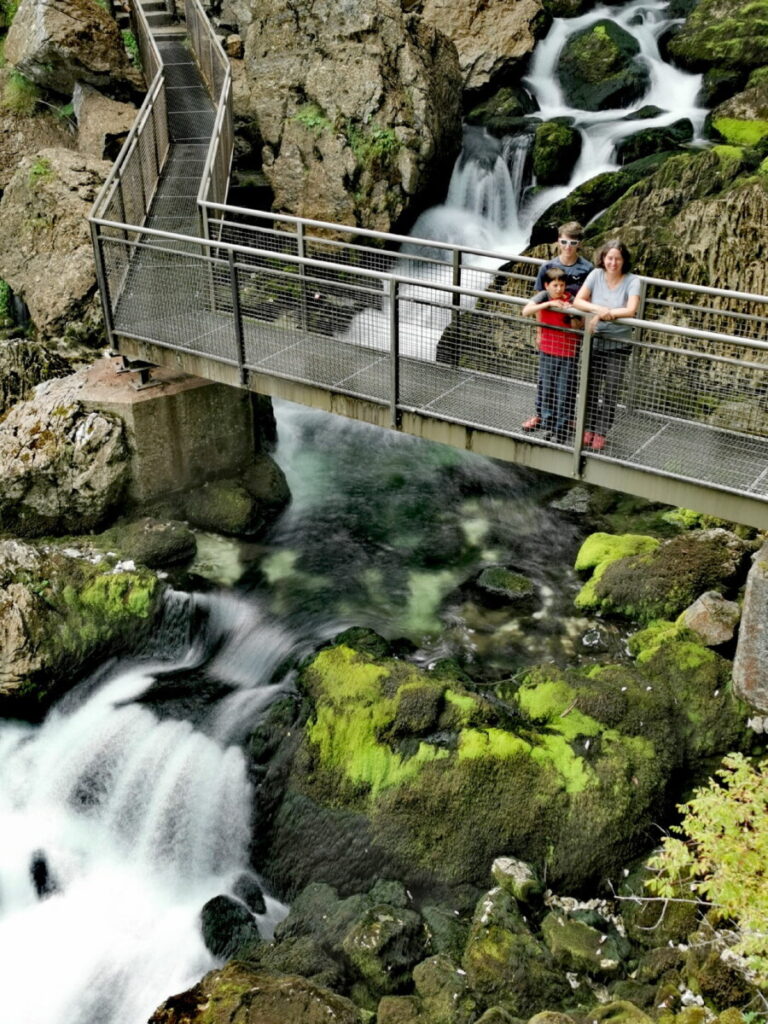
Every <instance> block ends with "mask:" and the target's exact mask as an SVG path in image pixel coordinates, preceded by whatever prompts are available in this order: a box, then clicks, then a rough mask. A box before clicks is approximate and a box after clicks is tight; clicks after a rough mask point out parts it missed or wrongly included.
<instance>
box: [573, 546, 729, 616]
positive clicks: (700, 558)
mask: <svg viewBox="0 0 768 1024" xmlns="http://www.w3.org/2000/svg"><path fill="white" fill-rule="evenodd" d="M589 540H590V538H588V541H589ZM583 551H584V548H582V551H581V552H580V553H579V556H578V557H577V563H576V566H577V568H588V567H589V565H588V563H587V562H586V560H585V557H584V556H583V554H582V552H583ZM746 554H747V549H746V546H745V544H744V542H743V541H741V540H740V539H739V538H738V537H736V536H735V535H734V534H732V533H729V532H728V531H727V530H723V529H713V530H700V531H692V532H690V533H687V534H682V535H680V536H678V537H673V538H672V539H671V540H668V541H666V542H664V544H662V545H660V546H659V545H658V544H655V545H653V546H648V547H646V549H645V550H639V551H638V552H637V553H635V554H630V555H627V556H625V557H622V558H618V559H615V558H611V559H610V560H603V561H602V562H600V563H599V564H598V565H596V567H595V570H594V573H593V576H592V578H591V579H590V580H589V581H588V583H587V584H585V586H584V587H583V588H582V589H581V591H580V592H579V594H578V595H577V598H576V604H577V606H578V607H580V608H590V609H595V610H599V611H603V612H613V613H617V614H620V615H623V616H625V617H626V618H630V619H635V620H636V621H638V622H651V621H653V620H654V619H670V618H673V617H675V616H677V615H679V614H680V613H681V612H682V611H683V610H684V609H685V608H687V607H688V606H689V605H690V604H692V603H693V602H694V601H695V600H696V598H697V597H698V596H699V595H700V594H702V593H704V592H705V591H707V590H713V591H717V592H718V593H722V592H723V591H724V590H726V589H727V588H728V586H730V585H733V584H734V583H735V582H736V581H737V579H738V577H739V573H740V571H741V570H742V568H743V566H744V564H745V559H746Z"/></svg>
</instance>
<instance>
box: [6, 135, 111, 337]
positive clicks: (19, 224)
mask: <svg viewBox="0 0 768 1024" xmlns="http://www.w3.org/2000/svg"><path fill="white" fill-rule="evenodd" d="M108 171H109V164H107V163H105V162H104V161H101V160H95V159H93V158H92V157H88V156H84V155H82V154H79V153H73V152H71V151H70V150H64V149H44V150H41V151H40V152H39V153H37V154H35V155H33V156H27V157H25V158H24V159H23V160H22V161H21V163H20V164H19V165H18V167H17V168H16V172H15V173H14V175H13V177H12V178H11V180H10V182H9V183H8V186H7V188H6V189H5V191H4V193H3V197H2V200H0V277H2V278H3V279H4V280H6V281H7V282H8V284H9V285H10V286H11V288H12V289H13V290H14V292H15V293H16V294H17V295H18V296H19V297H20V298H22V299H23V300H24V302H26V304H27V306H28V308H29V312H30V316H31V318H32V321H33V322H34V324H35V326H36V327H37V328H38V330H39V331H40V332H41V333H42V334H43V335H47V336H53V335H59V334H62V333H66V332H67V331H68V330H71V327H72V322H73V321H83V320H86V321H92V322H93V323H94V326H95V325H96V324H98V323H100V311H98V312H97V310H98V296H97V294H96V270H95V267H94V261H93V243H92V241H91V235H90V230H89V227H88V213H89V211H90V208H91V206H92V205H93V201H94V199H95V198H96V193H97V192H98V190H99V188H100V187H101V184H102V182H103V181H104V179H105V177H106V175H107V173H108Z"/></svg>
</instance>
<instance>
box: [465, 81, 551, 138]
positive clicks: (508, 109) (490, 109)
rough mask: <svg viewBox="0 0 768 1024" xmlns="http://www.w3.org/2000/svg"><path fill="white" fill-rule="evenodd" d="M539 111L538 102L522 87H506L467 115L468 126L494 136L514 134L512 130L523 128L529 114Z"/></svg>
mask: <svg viewBox="0 0 768 1024" xmlns="http://www.w3.org/2000/svg"><path fill="white" fill-rule="evenodd" d="M537 109H538V107H537V104H536V101H535V100H534V99H533V97H532V96H531V94H530V93H529V92H528V91H527V90H525V89H524V88H523V87H522V86H514V85H505V86H504V87H503V88H501V89H499V91H498V92H497V93H494V95H493V96H491V97H490V99H487V100H485V101H484V102H483V103H480V104H478V105H477V106H476V107H473V108H472V110H470V112H469V113H468V114H467V117H466V121H467V124H472V125H479V126H480V127H482V128H487V129H488V131H489V132H492V133H493V134H494V135H498V136H503V135H510V134H512V129H515V128H518V127H522V126H523V121H522V119H523V118H525V116H526V115H527V114H532V113H534V112H535V111H536V110H537Z"/></svg>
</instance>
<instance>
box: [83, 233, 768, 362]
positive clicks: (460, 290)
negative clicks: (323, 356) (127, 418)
mask: <svg viewBox="0 0 768 1024" xmlns="http://www.w3.org/2000/svg"><path fill="white" fill-rule="evenodd" d="M94 222H95V223H96V224H99V225H100V226H102V227H107V228H115V229H119V230H124V229H125V227H126V225H124V224H120V223H119V222H116V221H106V220H102V219H98V218H94ZM142 234H143V235H147V236H153V237H159V238H166V239H168V240H169V241H173V242H184V243H186V244H189V242H190V241H191V242H194V243H196V244H198V245H200V247H201V248H206V247H207V248H210V249H217V250H221V251H222V252H226V253H230V252H231V253H233V254H234V253H244V254H248V255H250V256H260V257H265V258H267V259H272V260H280V261H281V262H284V263H288V264H293V265H296V266H304V267H312V268H316V269H318V270H324V271H326V272H327V271H328V270H329V269H336V270H340V271H343V272H344V273H345V274H348V275H350V276H354V277H362V278H369V279H372V280H380V281H389V282H392V283H395V282H396V283H397V284H398V285H408V286H412V287H414V288H422V289H427V290H432V291H442V292H445V293H447V294H449V295H457V296H462V295H464V296H469V297H470V298H474V299H486V300H487V299H492V300H493V301H500V302H502V303H504V304H507V305H510V306H524V305H526V304H527V302H528V299H527V298H523V297H521V296H517V295H508V294H506V293H505V292H490V291H488V290H486V289H476V288H468V287H466V286H465V285H454V284H449V283H447V282H442V281H432V280H427V279H425V278H419V277H408V276H406V275H403V274H398V273H394V272H392V271H386V270H377V269H375V268H371V267H350V266H349V265H347V264H343V263H329V262H327V261H325V260H317V259H313V258H312V257H310V256H293V255H291V254H289V253H276V252H275V251H274V250H273V249H258V248H253V247H251V246H243V245H238V244H237V243H235V242H224V241H215V240H214V241H212V240H210V239H204V238H198V239H195V238H194V237H192V236H190V235H182V234H177V233H174V232H170V231H162V230H160V229H158V228H150V227H145V228H142ZM105 241H108V242H109V243H110V244H120V245H125V246H130V247H132V248H149V246H146V245H143V244H142V243H141V242H136V241H129V240H125V239H120V238H110V239H108V240H107V239H105ZM151 248H152V249H153V251H154V252H166V253H170V254H171V255H174V256H179V255H183V256H184V257H185V258H187V259H194V260H202V261H204V262H210V263H214V264H221V265H222V266H224V265H227V264H228V260H224V259H219V258H217V257H216V256H213V255H208V256H205V255H200V256H198V255H197V254H195V253H179V251H178V250H176V249H162V248H159V247H157V246H152V247H151ZM236 266H237V267H238V269H242V270H253V267H252V266H251V265H249V264H247V263H236ZM326 283H327V282H326ZM407 300H408V297H407V296H406V297H405V298H402V297H401V301H407ZM572 313H573V314H575V315H577V316H582V317H583V318H584V319H587V318H588V317H589V316H590V313H584V312H582V311H581V310H578V309H573V310H572ZM622 323H624V324H627V325H628V326H630V327H639V328H641V329H642V328H645V329H647V330H652V331H657V332H658V331H660V332H662V333H665V334H673V335H676V336H678V337H686V338H696V339H699V340H701V341H708V342H718V343H721V344H727V345H738V346H741V347H744V348H751V349H756V350H758V351H768V341H760V340H759V339H757V338H744V337H741V336H738V335H732V334H722V333H719V332H715V331H704V330H701V329H700V328H696V327H685V326H683V325H679V324H670V323H667V322H666V321H663V320H641V319H639V318H635V317H622Z"/></svg>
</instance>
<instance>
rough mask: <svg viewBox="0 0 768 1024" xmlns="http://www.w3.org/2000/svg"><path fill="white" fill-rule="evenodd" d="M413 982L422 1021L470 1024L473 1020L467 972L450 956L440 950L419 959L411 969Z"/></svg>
mask: <svg viewBox="0 0 768 1024" xmlns="http://www.w3.org/2000/svg"><path fill="white" fill-rule="evenodd" d="M413 982H414V985H415V986H416V991H417V993H418V995H419V999H420V1002H421V1013H422V1015H423V1019H424V1022H425V1024H431V1022H434V1024H440V1022H450V1024H471V1022H472V1021H474V1019H475V1011H476V1003H475V1000H474V999H473V997H472V995H471V993H470V991H469V986H468V984H467V977H466V974H465V973H464V971H463V970H460V969H459V968H458V967H457V966H456V964H455V963H454V961H453V960H451V958H450V957H448V956H446V955H445V954H440V953H439V954H437V955H435V956H431V957H429V958H428V959H427V960H422V962H421V963H420V964H417V965H416V966H415V967H414V969H413Z"/></svg>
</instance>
